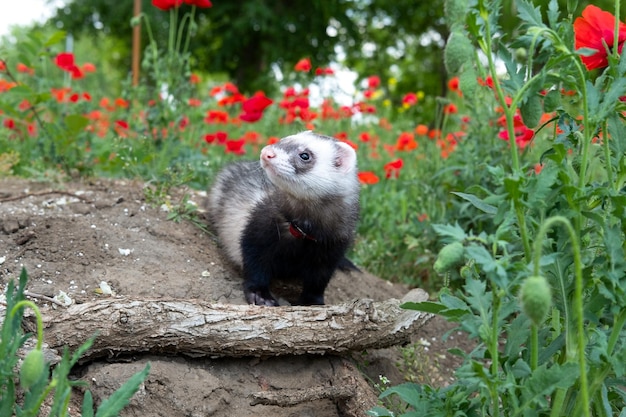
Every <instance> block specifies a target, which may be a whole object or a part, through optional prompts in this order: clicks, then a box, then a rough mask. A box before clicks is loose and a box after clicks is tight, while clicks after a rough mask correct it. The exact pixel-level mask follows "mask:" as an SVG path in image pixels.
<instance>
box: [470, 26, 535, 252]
mask: <svg viewBox="0 0 626 417" xmlns="http://www.w3.org/2000/svg"><path fill="white" fill-rule="evenodd" d="M481 44H482V43H481ZM492 48H493V46H492V43H491V27H490V26H489V19H488V18H487V19H485V36H484V47H483V52H484V53H485V55H486V56H487V61H488V64H489V73H490V74H491V77H492V79H493V86H494V89H495V91H496V95H497V97H498V102H499V103H500V106H502V111H503V113H504V117H505V120H506V131H507V133H508V135H509V147H510V150H511V166H512V171H513V172H514V173H515V174H517V175H519V174H520V161H519V150H518V147H517V142H516V141H515V112H516V110H517V102H518V101H519V100H520V97H522V95H523V94H524V93H525V92H526V90H527V89H528V88H529V87H530V85H531V80H532V79H531V80H529V81H528V82H527V83H525V84H524V86H523V87H522V88H521V90H520V91H519V92H518V94H517V96H516V98H514V99H513V102H512V103H511V105H510V106H508V105H507V103H506V97H505V94H504V90H503V89H502V85H501V84H500V81H499V78H498V73H497V71H496V66H495V62H494V59H493V54H492ZM513 206H514V208H515V215H516V217H517V222H518V224H519V230H520V237H521V239H522V244H523V246H524V253H525V255H526V258H528V257H529V256H530V253H531V245H530V240H529V238H528V230H527V227H526V218H525V216H524V207H523V205H522V204H521V202H520V201H519V197H514V198H513Z"/></svg>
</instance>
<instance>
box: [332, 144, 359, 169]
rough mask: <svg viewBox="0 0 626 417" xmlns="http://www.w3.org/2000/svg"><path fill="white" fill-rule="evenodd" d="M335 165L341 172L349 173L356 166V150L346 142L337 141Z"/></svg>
mask: <svg viewBox="0 0 626 417" xmlns="http://www.w3.org/2000/svg"><path fill="white" fill-rule="evenodd" d="M335 166H336V167H337V168H338V169H339V171H340V172H343V173H348V172H350V171H352V170H353V169H354V168H355V167H356V152H355V151H354V149H353V148H352V146H350V145H348V144H347V143H345V142H337V158H336V159H335Z"/></svg>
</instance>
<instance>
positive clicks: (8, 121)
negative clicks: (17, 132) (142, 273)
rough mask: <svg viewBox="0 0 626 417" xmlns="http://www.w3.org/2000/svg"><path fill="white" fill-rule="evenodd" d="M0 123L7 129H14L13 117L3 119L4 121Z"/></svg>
mask: <svg viewBox="0 0 626 417" xmlns="http://www.w3.org/2000/svg"><path fill="white" fill-rule="evenodd" d="M2 124H3V125H4V127H6V128H7V129H15V120H13V119H4V122H2Z"/></svg>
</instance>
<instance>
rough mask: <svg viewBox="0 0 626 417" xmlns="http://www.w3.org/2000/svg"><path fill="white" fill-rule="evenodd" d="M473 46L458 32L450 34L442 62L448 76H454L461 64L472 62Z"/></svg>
mask: <svg viewBox="0 0 626 417" xmlns="http://www.w3.org/2000/svg"><path fill="white" fill-rule="evenodd" d="M473 51H474V46H473V45H472V42H470V40H469V38H468V37H467V36H466V35H465V34H463V33H462V32H460V31H455V32H452V33H451V34H450V37H449V38H448V42H447V43H446V48H445V49H444V51H443V61H444V64H445V66H446V70H447V71H448V73H449V74H456V73H458V72H459V71H460V69H461V67H462V66H463V64H465V63H466V62H471V61H473V58H474V55H473Z"/></svg>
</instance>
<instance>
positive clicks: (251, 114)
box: [239, 91, 273, 122]
mask: <svg viewBox="0 0 626 417" xmlns="http://www.w3.org/2000/svg"><path fill="white" fill-rule="evenodd" d="M272 103H273V101H272V100H271V99H270V98H268V97H267V96H266V95H265V93H264V92H262V91H259V92H257V93H256V94H255V95H253V96H252V97H250V98H249V99H247V100H246V101H244V102H243V104H242V105H241V108H242V110H243V113H242V114H241V115H240V116H239V118H240V119H241V120H243V121H246V122H256V121H257V120H259V119H260V118H261V117H262V116H263V111H264V110H265V109H266V108H267V106H269V105H270V104H272Z"/></svg>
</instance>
